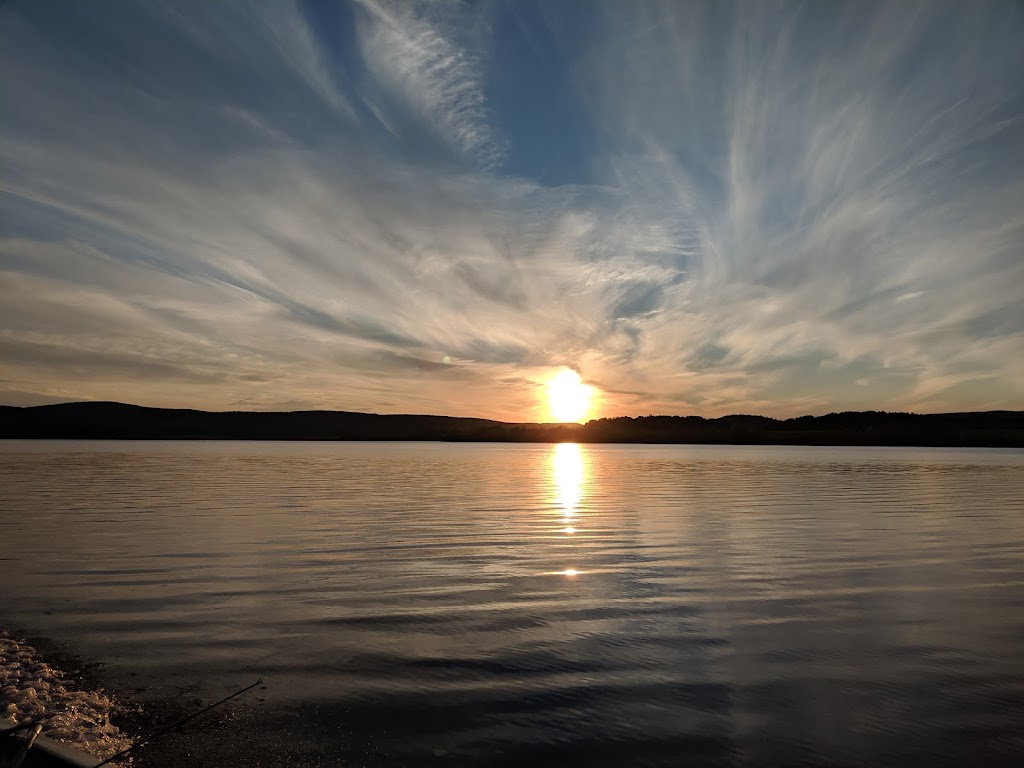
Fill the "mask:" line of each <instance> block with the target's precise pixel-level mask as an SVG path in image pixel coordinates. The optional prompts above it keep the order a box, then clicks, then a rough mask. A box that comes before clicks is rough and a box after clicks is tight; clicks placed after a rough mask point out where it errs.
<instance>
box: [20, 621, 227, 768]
mask: <svg viewBox="0 0 1024 768" xmlns="http://www.w3.org/2000/svg"><path fill="white" fill-rule="evenodd" d="M134 675H135V673H134V672H128V673H127V676H122V675H120V674H118V673H113V672H111V671H110V670H109V668H108V666H107V665H106V664H105V663H104V662H103V661H101V660H98V659H93V658H89V657H86V656H83V655H81V654H79V653H77V652H76V651H75V650H74V649H73V648H72V647H70V646H69V645H68V644H66V643H65V642H63V641H61V640H59V639H56V638H53V637H48V636H43V635H37V634H35V633H33V632H31V631H26V629H25V628H24V627H22V626H18V625H13V624H10V623H5V624H0V717H2V718H6V719H8V720H13V721H15V722H18V723H21V722H25V721H37V720H42V721H43V722H44V727H43V732H42V734H41V735H43V736H46V737H48V738H50V739H51V740H53V741H56V742H59V743H61V744H64V745H66V746H68V747H71V748H72V749H75V750H78V751H79V752H81V753H83V754H86V755H89V756H90V757H94V758H96V759H97V760H100V759H103V758H106V757H109V756H110V755H112V754H114V753H116V752H118V751H120V750H122V749H125V748H126V747H128V746H130V745H131V744H133V743H138V742H139V741H140V740H141V739H142V738H144V737H146V736H150V735H152V734H153V733H154V732H156V731H158V730H160V729H162V728H164V727H166V726H167V725H168V724H170V723H174V722H177V721H178V720H181V719H182V718H184V717H185V716H186V715H189V714H193V713H195V712H197V711H198V710H200V709H202V708H203V707H204V706H205V705H207V704H209V703H210V701H211V700H210V698H209V696H203V695H200V693H201V691H200V689H201V687H202V686H201V683H194V684H192V685H188V686H180V687H177V690H176V695H165V694H170V693H171V691H164V692H161V691H159V690H156V689H154V688H152V687H141V686H138V685H134V684H133V681H132V680H131V678H132V677H134ZM15 678H17V679H15ZM40 681H41V682H42V683H45V685H33V684H32V683H33V682H36V683H38V682H40ZM29 687H31V688H33V690H36V689H37V688H42V689H43V693H44V694H45V695H42V696H41V695H39V692H38V691H37V692H36V694H35V695H33V694H26V693H25V691H26V689H27V688H29ZM12 688H13V689H15V690H12ZM12 706H13V707H15V708H16V711H11V709H10V708H11V707H12ZM69 710H70V711H69ZM234 716H235V711H234V710H233V709H232V708H231V707H224V708H221V709H219V711H218V710H215V711H213V712H211V713H209V714H207V715H204V716H203V717H201V718H198V719H197V720H195V721H193V722H190V723H189V724H188V725H187V726H186V727H185V728H183V729H181V731H178V732H177V739H174V738H168V739H166V741H165V742H164V744H162V743H161V741H163V740H160V741H154V742H153V746H149V745H147V746H145V747H143V748H140V750H139V752H138V753H137V754H135V753H133V754H132V755H129V756H126V757H125V758H123V759H122V760H119V761H117V762H116V763H115V764H116V765H119V766H129V765H131V766H135V767H136V768H174V767H175V766H178V765H180V764H181V755H178V754H171V753H170V750H168V749H166V748H165V744H166V742H171V741H180V740H181V739H182V738H183V737H184V739H185V740H186V741H187V740H188V738H189V737H190V736H191V737H201V736H204V735H206V734H208V733H210V732H213V731H218V730H220V729H221V728H222V727H223V726H224V725H225V724H227V723H228V721H230V720H232V719H233V718H234ZM97 728H99V732H95V733H92V734H90V731H96V729H97ZM173 735H174V734H172V736H173ZM90 736H91V737H92V738H90ZM102 736H105V737H106V738H98V737H102Z"/></svg>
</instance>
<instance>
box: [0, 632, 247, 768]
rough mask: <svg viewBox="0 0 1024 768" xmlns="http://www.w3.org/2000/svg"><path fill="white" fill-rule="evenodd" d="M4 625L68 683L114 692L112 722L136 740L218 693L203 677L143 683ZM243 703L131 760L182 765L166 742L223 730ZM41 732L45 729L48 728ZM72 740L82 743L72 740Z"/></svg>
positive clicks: (152, 767) (163, 766)
mask: <svg viewBox="0 0 1024 768" xmlns="http://www.w3.org/2000/svg"><path fill="white" fill-rule="evenodd" d="M0 630H6V631H7V634H8V636H9V637H11V638H14V639H16V640H17V641H18V642H20V643H24V644H25V645H28V646H30V647H31V648H32V650H34V651H35V652H36V653H37V654H38V657H39V659H40V660H41V661H43V662H44V663H45V664H47V665H48V666H50V667H52V668H53V669H55V670H57V671H58V672H59V673H60V674H61V676H62V677H63V679H64V682H65V683H66V684H67V685H68V686H70V687H73V688H75V689H77V690H81V691H87V692H90V693H96V692H101V693H104V694H106V695H107V696H109V697H111V698H112V699H113V700H114V702H115V704H116V706H115V708H114V709H112V710H111V711H110V722H111V723H112V724H113V725H115V726H117V728H119V729H120V730H121V732H122V733H123V735H124V736H126V737H128V738H129V739H130V740H131V741H132V742H136V743H137V742H138V741H140V740H141V739H142V738H144V737H146V736H149V735H151V734H153V733H154V732H156V731H157V730H160V729H161V728H163V727H165V726H166V725H168V724H169V723H174V722H176V721H178V720H180V719H182V718H184V717H185V716H187V715H190V714H192V713H194V712H197V711H199V710H200V709H202V708H203V707H204V706H206V705H208V704H210V703H212V701H214V700H215V698H211V696H213V695H214V694H212V693H211V692H209V691H205V690H204V686H203V684H202V682H196V683H193V684H191V685H182V686H174V691H173V695H172V691H171V690H161V689H159V688H157V687H155V686H148V687H147V686H144V685H139V684H138V683H139V682H140V681H137V680H134V677H135V673H133V672H127V673H118V672H115V671H113V670H112V669H111V668H110V666H109V665H108V664H107V663H105V662H103V661H101V660H99V659H95V658H91V657H88V656H85V655H82V654H81V653H79V652H78V651H77V650H75V649H74V647H73V646H71V645H70V644H69V643H68V642H66V641H63V640H59V639H57V638H54V637H50V636H48V635H39V634H37V633H35V632H33V631H29V630H27V628H26V627H24V626H21V625H19V624H15V623H11V622H5V623H0ZM257 695H258V694H257ZM244 704H245V703H244V702H242V703H241V704H234V705H232V703H228V704H226V705H223V706H222V707H219V708H217V709H215V710H213V711H211V712H209V713H207V714H206V715H203V716H202V717H199V718H197V719H196V720H194V721H191V722H190V723H188V725H187V726H185V727H184V728H182V729H181V730H180V731H177V732H175V733H173V734H171V735H169V736H168V737H166V738H164V739H161V740H158V741H154V742H153V743H152V745H151V746H149V745H147V746H146V747H143V748H141V749H140V750H139V752H138V753H133V754H134V759H133V762H132V765H133V766H135V768H175V767H176V766H179V765H181V761H182V755H181V754H178V753H172V750H171V749H169V748H168V746H169V745H170V744H172V743H181V742H182V741H186V742H187V741H188V740H190V739H202V738H204V737H206V736H207V735H208V734H210V733H214V732H224V729H225V728H226V727H227V726H228V725H229V723H230V722H231V721H232V720H233V719H234V718H235V717H236V714H237V712H238V710H239V708H241V707H243V706H244ZM226 732H227V733H230V730H227V731H226ZM43 735H46V732H45V731H44V732H43ZM69 746H71V747H78V745H76V744H74V743H70V744H69ZM118 764H121V762H120V761H119V762H118Z"/></svg>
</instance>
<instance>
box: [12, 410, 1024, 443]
mask: <svg viewBox="0 0 1024 768" xmlns="http://www.w3.org/2000/svg"><path fill="white" fill-rule="evenodd" d="M0 438H90V439H95V438H98V439H110V440H447V441H468V442H540V443H553V442H565V441H573V442H581V443H724V444H740V445H762V444H763V445H925V446H927V445H930V446H992V447H1024V411H987V412H984V413H938V414H927V415H922V414H912V413H885V412H882V411H864V412H847V413H830V414H828V415H827V416H800V417H799V418H794V419H784V420H782V419H771V418H768V417H766V416H743V415H737V416H723V417H721V418H718V419H705V418H703V417H700V416H641V417H638V418H630V417H628V416H623V417H620V418H614V419H597V420H595V421H591V422H588V423H587V424H585V425H580V424H514V423H507V422H502V421H492V420H489V419H470V418H457V417H452V416H418V415H381V414H373V413H354V412H349V411H291V412H284V413H282V412H260V411H223V412H210V411H194V410H183V409H169V408H144V407H142V406H138V405H125V404H123V403H97V402H87V403H61V404H59V405H40V406H35V407H31V408H17V407H13V406H0Z"/></svg>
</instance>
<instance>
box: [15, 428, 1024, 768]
mask: <svg viewBox="0 0 1024 768" xmlns="http://www.w3.org/2000/svg"><path fill="white" fill-rule="evenodd" d="M0 579H2V582H0V583H2V585H3V587H2V589H0V624H4V623H6V624H8V625H13V626H16V627H18V628H20V629H22V631H30V632H35V633H38V634H40V635H48V636H51V637H54V638H60V639H61V640H62V641H63V642H66V643H67V644H68V645H69V646H70V647H73V648H74V649H75V650H76V651H77V652H79V653H81V654H84V655H87V656H91V657H94V658H96V659H99V660H101V661H103V662H105V663H106V665H107V670H108V673H109V674H110V675H111V677H112V679H114V680H117V681H119V684H122V685H124V684H127V683H126V681H131V683H132V684H133V685H135V686H136V687H138V688H139V689H141V690H144V691H145V694H144V695H146V696H151V697H157V696H175V695H183V692H184V691H187V692H188V693H189V695H192V696H195V697H196V698H197V700H198V699H203V700H205V701H210V700H212V699H213V698H217V697H219V695H222V694H224V693H227V692H230V691H231V690H232V689H234V688H239V687H242V686H243V685H245V684H247V683H249V682H251V681H252V680H254V679H255V678H256V677H257V676H263V677H264V678H265V679H266V681H267V683H268V689H267V690H266V691H264V692H261V694H260V695H261V696H262V697H263V698H264V699H265V700H264V701H260V700H259V699H258V698H249V699H247V700H244V701H242V702H240V703H239V704H238V705H237V706H236V707H235V709H234V710H233V711H234V713H235V716H234V719H233V720H232V721H231V722H230V723H229V724H228V725H227V726H226V727H223V728H220V729H214V730H207V731H205V732H202V733H199V734H196V733H194V732H193V733H188V732H186V733H184V734H181V735H178V736H175V737H174V738H172V739H171V740H169V741H167V742H164V743H163V744H161V745H159V746H154V747H153V748H152V750H151V751H150V752H149V753H148V755H144V756H143V759H142V760H140V765H142V766H146V765H164V764H174V763H175V760H177V761H178V763H177V764H184V763H185V761H184V760H182V759H181V758H182V757H183V756H185V755H189V756H190V757H191V759H193V760H195V761H196V762H195V764H208V765H213V764H220V765H301V766H319V765H368V766H401V765H417V766H418V765H440V766H444V765H453V766H461V765H496V766H520V765H525V766H547V765H551V766H567V765H586V766H625V765H629V766H652V765H658V766H662V765H664V766H674V765H680V766H683V765H686V766H696V765H771V764H774V765H794V764H799V763H804V764H811V765H843V766H847V765H850V766H852V765H859V766H868V765H881V764H888V765H896V764H899V765H907V764H914V765H916V764H928V765H950V766H951V765H963V764H973V765H1020V764H1024V729H1022V724H1024V452H1021V451H999V450H979V449H972V450H961V449H874V448H855V449H851V448H789V447H692V446H664V447H653V446H579V447H578V446H574V445H561V446H550V445H493V444H492V445H473V444H438V443H244V442H230V443H226V442H223V443H222V442H205V443H189V442H176V443H160V442H140V443H124V442H120V443H114V442H112V443H103V442H86V441H82V442H36V443H32V442H16V441H6V442H0ZM193 683H195V684H196V685H195V686H192V684H193ZM190 686H191V687H190ZM161 761H162V762H161Z"/></svg>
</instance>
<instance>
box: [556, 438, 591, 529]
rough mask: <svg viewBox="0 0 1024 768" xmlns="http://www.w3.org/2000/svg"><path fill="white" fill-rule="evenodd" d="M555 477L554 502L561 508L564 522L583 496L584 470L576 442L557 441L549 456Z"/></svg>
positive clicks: (580, 452)
mask: <svg viewBox="0 0 1024 768" xmlns="http://www.w3.org/2000/svg"><path fill="white" fill-rule="evenodd" d="M551 464H552V469H553V474H554V479H555V503H556V504H557V505H558V506H560V507H561V508H562V514H563V515H564V516H565V519H566V522H568V521H569V519H570V518H572V517H573V516H574V515H575V514H576V508H577V507H578V506H579V503H580V498H581V497H582V496H583V481H584V479H585V474H586V470H585V467H584V464H583V453H582V451H581V450H580V447H579V446H578V445H577V444H576V443H558V444H557V445H556V446H555V450H554V453H553V454H552V457H551Z"/></svg>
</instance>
